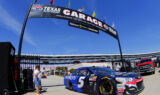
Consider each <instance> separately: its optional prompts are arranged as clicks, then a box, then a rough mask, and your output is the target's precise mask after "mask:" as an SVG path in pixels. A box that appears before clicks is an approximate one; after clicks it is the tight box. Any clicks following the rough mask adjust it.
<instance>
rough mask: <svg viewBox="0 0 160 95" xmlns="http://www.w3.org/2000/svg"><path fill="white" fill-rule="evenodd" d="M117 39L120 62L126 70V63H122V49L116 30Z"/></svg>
mask: <svg viewBox="0 0 160 95" xmlns="http://www.w3.org/2000/svg"><path fill="white" fill-rule="evenodd" d="M117 40H118V46H119V51H120V57H121V62H122V66H123V67H124V69H125V71H126V65H125V64H124V62H123V61H124V60H123V54H122V49H121V44H120V40H119V35H118V32H117Z"/></svg>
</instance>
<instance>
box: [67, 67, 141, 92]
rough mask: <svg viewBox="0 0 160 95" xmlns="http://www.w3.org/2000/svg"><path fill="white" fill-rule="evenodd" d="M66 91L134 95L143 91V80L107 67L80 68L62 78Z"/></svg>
mask: <svg viewBox="0 0 160 95" xmlns="http://www.w3.org/2000/svg"><path fill="white" fill-rule="evenodd" d="M64 85H65V87H66V88H67V89H70V90H74V91H77V92H83V93H89V94H91V95H135V94H136V93H138V92H140V91H142V90H143V89H144V85H143V78H142V77H141V75H140V74H138V73H134V72H130V73H127V72H123V73H120V72H116V71H114V70H112V69H110V68H107V67H82V68H79V69H76V70H74V71H73V72H72V73H71V74H70V75H66V76H65V77H64Z"/></svg>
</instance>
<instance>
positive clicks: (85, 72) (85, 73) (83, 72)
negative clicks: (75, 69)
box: [79, 69, 90, 76]
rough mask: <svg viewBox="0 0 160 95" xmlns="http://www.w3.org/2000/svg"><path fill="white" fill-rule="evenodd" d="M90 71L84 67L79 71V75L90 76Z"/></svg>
mask: <svg viewBox="0 0 160 95" xmlns="http://www.w3.org/2000/svg"><path fill="white" fill-rule="evenodd" d="M89 75H90V72H89V71H88V70H86V69H82V70H80V71H79V76H89Z"/></svg>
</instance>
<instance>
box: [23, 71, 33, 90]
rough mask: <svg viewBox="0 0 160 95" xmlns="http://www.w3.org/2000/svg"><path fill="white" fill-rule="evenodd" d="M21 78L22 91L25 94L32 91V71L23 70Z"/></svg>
mask: <svg viewBox="0 0 160 95" xmlns="http://www.w3.org/2000/svg"><path fill="white" fill-rule="evenodd" d="M23 78H24V90H25V91H27V92H28V91H34V84H33V70H32V69H24V70H23Z"/></svg>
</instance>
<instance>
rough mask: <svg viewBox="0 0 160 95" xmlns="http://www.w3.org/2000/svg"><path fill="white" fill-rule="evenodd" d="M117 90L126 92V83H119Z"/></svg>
mask: <svg viewBox="0 0 160 95" xmlns="http://www.w3.org/2000/svg"><path fill="white" fill-rule="evenodd" d="M117 90H118V92H124V90H125V85H124V84H117Z"/></svg>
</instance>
